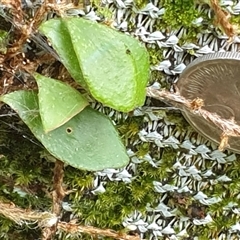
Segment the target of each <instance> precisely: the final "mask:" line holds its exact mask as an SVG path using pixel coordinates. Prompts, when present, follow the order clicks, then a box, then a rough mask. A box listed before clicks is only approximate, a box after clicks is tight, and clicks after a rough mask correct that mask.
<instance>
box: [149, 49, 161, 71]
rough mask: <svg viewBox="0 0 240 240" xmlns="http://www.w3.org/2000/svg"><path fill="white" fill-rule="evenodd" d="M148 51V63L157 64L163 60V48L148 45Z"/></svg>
mask: <svg viewBox="0 0 240 240" xmlns="http://www.w3.org/2000/svg"><path fill="white" fill-rule="evenodd" d="M147 49H148V53H149V57H150V64H151V65H153V66H154V65H157V64H159V63H160V62H161V61H162V60H163V49H162V48H159V47H157V46H154V47H148V48H147Z"/></svg>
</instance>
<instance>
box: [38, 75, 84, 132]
mask: <svg viewBox="0 0 240 240" xmlns="http://www.w3.org/2000/svg"><path fill="white" fill-rule="evenodd" d="M34 77H35V79H36V81H37V84H38V101H39V111H40V116H41V119H42V124H43V128H44V131H45V132H49V131H52V130H54V129H55V128H58V127H59V126H61V125H63V124H64V123H66V122H67V121H68V120H69V119H71V118H72V117H73V116H75V115H76V114H78V113H79V112H81V111H82V110H83V109H84V108H85V107H86V106H87V105H88V101H87V100H86V99H85V98H84V97H83V96H82V95H81V94H80V93H79V92H78V91H77V90H76V89H74V88H72V87H71V86H69V85H68V84H66V83H63V82H60V81H58V80H55V79H52V78H48V77H44V76H42V75H40V74H38V73H35V74H34Z"/></svg>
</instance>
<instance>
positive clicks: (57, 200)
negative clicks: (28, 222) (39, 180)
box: [42, 160, 66, 240]
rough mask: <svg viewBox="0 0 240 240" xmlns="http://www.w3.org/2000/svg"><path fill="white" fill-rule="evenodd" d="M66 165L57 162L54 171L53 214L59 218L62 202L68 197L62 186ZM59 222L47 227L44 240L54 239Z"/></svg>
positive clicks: (43, 236)
mask: <svg viewBox="0 0 240 240" xmlns="http://www.w3.org/2000/svg"><path fill="white" fill-rule="evenodd" d="M63 168H64V163H63V162H62V161H60V160H56V162H55V167H54V170H53V192H52V199H53V205H52V213H53V214H54V215H55V216H57V217H59V215H60V213H61V208H62V200H63V198H64V196H65V195H66V193H65V191H64V189H63V187H62V185H63V177H64V170H63ZM57 225H58V221H56V223H55V224H53V225H52V226H50V227H45V228H44V229H43V231H42V240H48V239H52V237H53V236H54V235H55V234H56V231H57Z"/></svg>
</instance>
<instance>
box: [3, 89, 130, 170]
mask: <svg viewBox="0 0 240 240" xmlns="http://www.w3.org/2000/svg"><path fill="white" fill-rule="evenodd" d="M0 100H1V101H3V102H5V103H6V104H8V105H9V106H10V107H11V108H12V109H14V110H15V111H16V112H17V113H18V114H19V116H20V117H21V119H22V120H23V121H24V122H25V123H26V124H27V126H28V127H29V128H30V130H31V131H32V132H33V134H34V135H35V136H36V138H37V139H38V140H39V141H40V142H41V143H42V144H43V145H44V147H45V148H46V149H47V150H48V151H49V152H50V153H51V154H52V155H53V156H54V157H56V158H57V159H59V160H61V161H63V162H65V163H68V164H69V165H71V166H73V167H76V168H80V169H85V170H89V171H98V170H102V169H104V168H119V167H122V166H124V165H126V164H127V163H128V161H129V159H128V156H127V154H126V151H125V147H124V146H123V144H122V142H121V140H120V139H119V136H118V133H117V131H116V130H115V128H114V126H113V124H112V122H111V120H110V119H109V118H107V117H106V116H105V115H103V114H101V113H99V112H97V111H95V110H93V109H92V108H90V107H86V108H85V109H84V110H83V111H82V112H80V113H79V114H77V115H76V116H75V117H73V118H72V119H70V120H69V121H68V122H67V123H65V124H64V125H62V126H60V127H59V128H57V129H55V130H53V131H51V132H48V133H45V131H44V129H43V125H42V122H41V118H40V114H39V106H38V98H37V93H35V92H33V91H24V90H22V91H16V92H13V93H9V94H6V95H3V96H1V97H0Z"/></svg>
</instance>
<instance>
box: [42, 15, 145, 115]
mask: <svg viewBox="0 0 240 240" xmlns="http://www.w3.org/2000/svg"><path fill="white" fill-rule="evenodd" d="M56 22H57V23H56ZM56 26H61V28H59V29H57V28H56ZM63 26H64V27H63ZM53 28H54V29H53ZM63 28H64V32H62V34H61V33H60V31H61V29H63ZM40 30H41V31H42V32H43V33H44V34H45V35H46V36H47V37H48V38H49V40H50V42H51V43H52V45H53V47H54V48H55V50H56V51H57V52H58V53H59V55H60V57H61V59H62V62H63V64H64V65H65V66H66V67H67V69H68V71H69V72H70V74H71V75H72V77H73V78H74V74H75V72H72V71H73V70H74V71H75V69H73V68H74V66H72V67H70V65H69V61H68V57H67V56H66V55H64V54H62V52H63V51H64V49H65V48H67V47H68V46H69V45H70V42H68V43H65V42H64V41H62V40H60V41H58V39H57V37H56V36H55V35H57V36H58V37H59V38H61V35H64V38H66V35H68V39H71V44H72V46H71V47H70V48H69V49H68V51H70V49H71V51H73V53H72V55H73V56H74V57H76V58H77V60H78V64H79V67H80V69H81V75H82V76H83V79H84V82H85V84H86V85H87V88H88V90H89V91H90V93H91V94H92V95H93V97H94V98H95V99H97V100H98V101H100V102H102V103H103V104H105V105H107V106H110V107H112V108H114V109H117V110H119V111H124V112H127V111H130V110H132V109H134V108H135V107H138V106H141V105H142V104H143V103H144V100H145V96H146V92H145V91H146V90H145V88H146V84H147V82H148V79H149V58H148V53H147V51H146V49H145V48H144V47H143V46H142V45H141V44H140V43H139V42H138V41H137V40H136V39H134V38H132V37H130V36H128V35H126V34H123V33H120V32H117V31H115V30H113V29H111V28H109V27H107V26H104V25H102V24H98V23H95V22H91V21H88V20H85V19H81V18H66V19H52V20H50V21H47V22H45V23H44V24H43V25H42V26H41V27H40ZM78 69H79V68H78ZM75 80H76V81H79V80H78V79H77V78H75Z"/></svg>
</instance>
